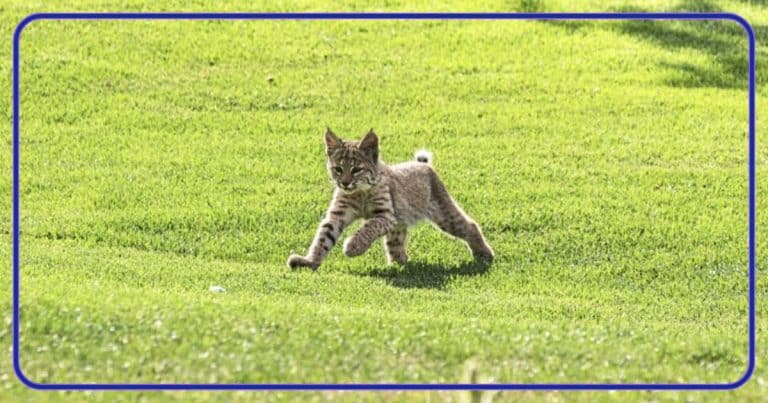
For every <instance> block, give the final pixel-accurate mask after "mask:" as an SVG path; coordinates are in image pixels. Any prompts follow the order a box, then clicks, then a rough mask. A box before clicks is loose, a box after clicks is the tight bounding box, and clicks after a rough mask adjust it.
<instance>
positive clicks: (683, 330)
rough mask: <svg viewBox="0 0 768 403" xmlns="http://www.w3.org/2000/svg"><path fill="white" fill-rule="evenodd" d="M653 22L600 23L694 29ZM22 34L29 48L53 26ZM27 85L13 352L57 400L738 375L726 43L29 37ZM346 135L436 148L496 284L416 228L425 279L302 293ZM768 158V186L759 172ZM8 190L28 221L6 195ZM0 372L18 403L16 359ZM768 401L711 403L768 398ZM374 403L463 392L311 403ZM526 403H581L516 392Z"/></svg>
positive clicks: (737, 122)
mask: <svg viewBox="0 0 768 403" xmlns="http://www.w3.org/2000/svg"><path fill="white" fill-rule="evenodd" d="M753 3H754V4H741V3H723V4H717V5H716V4H714V3H712V4H710V3H702V4H699V5H698V6H697V7H700V8H701V11H718V10H722V9H726V10H735V11H739V12H742V13H744V15H745V16H747V17H748V18H750V19H753V20H754V21H753V23H754V24H755V27H756V28H757V31H758V34H759V35H761V36H760V38H764V36H765V33H766V26H767V25H766V24H768V19H767V18H766V17H765V15H767V14H766V11H768V7H766V6H765V5H764V4H762V3H760V2H753ZM91 6H92V7H86V8H87V9H89V10H94V9H104V10H115V6H111V5H109V4H106V3H99V2H94V3H92V4H91ZM84 7H85V6H84ZM205 7H206V6H205V5H204V4H193V5H192V6H190V8H189V10H201V9H204V8H205ZM230 7H233V9H237V10H243V9H245V8H246V7H247V6H245V5H241V6H240V7H235V6H234V5H233V6H230ZM281 7H288V8H287V9H286V10H306V9H308V8H309V9H328V7H320V6H316V5H305V4H298V3H297V4H295V5H293V6H281ZM329 7H330V6H329ZM435 7H436V8H434V9H448V10H450V9H453V10H466V9H475V10H477V8H475V7H472V6H471V5H470V4H469V3H467V4H458V5H455V6H453V7H448V6H440V7H438V6H435ZM590 7H592V6H590ZM595 7H596V6H595ZM643 7H647V8H642V9H640V8H638V5H637V4H634V3H631V2H617V3H615V4H611V5H609V6H607V8H595V9H601V10H609V11H610V10H618V11H637V10H655V9H663V10H683V9H690V8H691V7H693V5H691V4H687V3H681V4H678V3H674V4H671V5H670V4H668V3H666V2H660V3H657V4H653V5H651V6H643ZM129 8H130V9H142V7H141V6H138V5H137V6H132V7H129ZM181 8H182V7H181V5H179V6H178V7H169V9H181ZM54 9H64V7H54ZM262 9H263V8H262ZM281 9H282V8H281ZM342 9H350V8H349V7H347V8H342ZM371 9H377V10H378V9H391V10H402V9H412V8H410V7H407V6H406V5H403V4H392V5H387V6H383V5H382V6H379V7H373V8H371ZM427 9H432V8H427ZM484 9H488V10H509V9H520V10H526V11H537V10H538V11H557V10H565V9H566V8H564V6H563V5H560V4H559V3H555V2H543V1H522V2H512V3H509V4H506V5H489V6H487V7H485V8H484ZM0 10H2V9H0ZM4 11H7V12H5V13H3V14H2V16H1V17H0V18H1V20H2V21H3V32H4V35H5V36H4V37H3V38H6V39H9V38H10V33H11V27H13V25H14V24H15V22H16V21H18V20H19V19H20V18H21V17H22V16H23V15H25V14H27V13H29V12H32V11H35V10H33V9H27V8H25V6H23V5H22V3H21V2H19V3H18V4H16V5H13V6H10V7H9V8H6V9H5V10H4ZM3 52H5V53H2V54H3V55H4V58H3V60H6V62H4V63H3V64H2V65H0V66H2V69H3V71H6V72H8V71H9V68H10V63H9V62H8V60H10V58H9V49H5V50H3ZM760 57H762V58H764V57H765V51H764V50H761V51H760ZM761 60H762V59H761ZM764 72H765V70H764V69H763V70H762V71H761V72H760V79H761V80H762V81H765V79H766V78H768V76H766V74H765V73H764ZM6 76H8V74H6ZM3 83H4V85H8V87H4V88H9V84H7V83H8V82H7V81H4V82H3ZM21 88H22V91H21V92H22V115H23V118H22V126H21V137H22V149H21V158H22V171H21V172H22V178H21V183H22V185H21V203H22V209H21V212H22V218H21V228H22V235H21V250H22V254H21V276H22V283H21V288H22V349H21V357H22V366H23V369H24V371H25V373H26V374H27V376H29V377H30V378H31V379H32V380H34V381H36V382H43V383H79V382H84V383H93V382H95V383H107V382H114V383H154V382H157V383H174V382H175V383H206V382H218V383H286V382H291V383H299V382H308V383H361V382H366V383H367V382H409V383H413V382H419V383H422V382H423V383H438V382H439V383H455V382H467V381H469V380H473V379H475V380H479V381H481V382H506V383H577V382H584V383H596V382H604V383H625V382H626V383H637V382H647V383H680V382H686V383H697V382H732V381H735V380H736V379H738V378H739V377H740V376H741V375H742V373H743V372H744V370H745V368H746V344H747V337H746V335H747V323H746V303H747V300H746V293H747V291H746V290H747V281H746V271H747V257H746V240H747V227H746V199H747V188H746V181H747V170H746V163H747V155H746V147H747V135H746V133H747V111H746V94H747V92H746V40H745V38H744V34H743V32H742V31H741V28H740V27H738V26H737V25H735V24H734V23H730V22H656V23H653V22H530V21H529V22H524V21H515V22H488V21H485V22H484V21H375V22H373V21H368V22H360V21H358V22H355V21H335V22H330V21H324V22H320V21H302V22H298V21H280V22H268V21H235V22H231V21H230V22H211V21H195V22H191V21H187V22H180V21H153V22H146V21H145V22H115V21H112V22H104V21H101V22H95V21H93V22H82V21H79V22H78V21H76V22H63V21H58V22H52V21H37V22H34V23H32V24H31V25H30V26H29V27H28V28H27V29H26V30H25V31H24V34H23V39H22V83H21ZM766 94H768V93H767V92H766V91H765V89H764V88H761V89H760V90H759V99H758V102H759V103H764V102H765V100H766ZM0 105H3V106H4V107H7V106H8V105H9V99H5V98H4V99H2V100H0ZM4 109H7V108H4ZM8 117H10V112H8ZM326 125H327V126H330V127H332V128H334V130H335V131H336V132H337V133H339V134H340V135H342V137H346V138H349V137H360V136H362V134H364V133H365V131H366V130H367V129H368V128H370V127H373V128H375V129H376V131H377V133H379V135H380V137H381V146H382V156H383V158H384V159H385V160H386V161H389V162H399V161H402V160H407V159H410V158H411V155H412V153H413V151H414V150H415V149H417V148H421V147H426V148H428V149H430V150H431V151H433V152H434V154H435V167H436V169H437V170H438V172H439V173H440V175H441V176H442V178H443V179H444V181H445V182H446V185H447V187H448V189H449V190H450V191H451V193H452V194H453V196H454V197H455V198H456V199H457V200H458V201H459V203H460V204H461V205H462V207H463V208H464V209H465V210H466V211H467V212H468V213H469V214H470V215H472V216H473V217H474V218H475V220H476V221H477V222H478V223H479V224H480V225H481V226H482V227H483V230H484V233H485V234H486V236H487V238H488V240H489V242H490V244H491V245H492V246H493V247H494V250H495V251H496V254H497V259H496V260H495V261H494V263H493V264H492V265H491V266H490V267H488V268H487V269H478V268H477V267H476V266H473V265H472V264H471V261H470V255H469V253H468V251H467V250H466V248H465V246H464V245H462V244H461V243H460V242H459V241H456V240H453V239H449V238H447V237H446V236H444V235H442V234H440V233H438V232H437V231H436V230H435V229H434V228H432V227H431V226H428V225H423V226H420V227H418V228H416V229H415V230H414V231H413V232H412V235H411V238H410V241H409V243H410V244H409V252H410V255H411V259H412V263H411V264H409V266H408V267H405V268H400V267H396V266H388V265H387V264H386V263H385V262H386V259H385V258H384V254H383V252H382V250H381V247H380V246H379V245H377V246H376V247H374V248H372V250H371V251H370V252H369V253H367V254H366V255H364V256H363V257H360V258H356V259H350V258H347V257H345V256H343V254H342V253H341V251H340V250H338V249H336V250H334V251H332V253H331V254H330V256H329V258H328V259H327V261H326V262H325V263H324V264H323V265H322V266H321V268H320V270H319V271H318V272H316V273H312V272H307V271H299V272H292V271H290V270H289V269H287V268H286V267H285V261H286V259H287V257H288V255H289V254H290V253H291V252H292V251H296V252H304V251H305V250H306V248H307V247H308V246H309V243H310V241H311V238H312V235H313V233H314V231H315V228H316V225H317V224H318V221H319V220H320V218H321V217H322V214H323V212H324V210H325V208H326V206H327V203H328V201H329V198H330V192H331V185H330V183H329V180H328V178H327V174H326V173H325V170H324V159H323V158H324V156H323V143H322V133H323V131H324V128H325V126H326ZM762 127H765V125H764V124H763V126H762ZM7 143H8V144H10V141H7ZM9 157H10V155H9V153H6V154H4V155H3V157H2V158H3V163H4V164H5V165H4V166H6V167H9V166H10V162H9V160H10V158H9ZM758 161H759V164H760V166H759V169H760V172H761V173H763V176H765V174H764V172H763V171H764V169H763V167H764V166H765V163H766V161H768V159H766V154H765V153H764V152H763V151H762V150H761V151H760V152H759V154H758ZM760 181H761V182H760V184H761V185H760V186H761V188H762V186H763V184H764V183H765V181H764V180H763V179H762V178H761V179H760ZM0 186H2V187H3V190H4V194H6V195H7V197H4V198H3V199H2V201H0V203H3V206H4V207H5V208H6V209H7V210H6V211H8V210H9V208H10V201H9V200H10V197H9V196H10V181H9V180H8V175H5V177H4V179H2V181H0ZM761 205H762V201H761ZM761 220H762V218H761ZM761 222H762V221H761ZM0 225H2V228H1V229H2V230H3V232H4V233H6V234H7V235H9V234H10V222H9V221H8V220H7V219H5V220H3V221H0ZM353 229H354V228H353ZM349 233H350V231H348V232H347V234H349ZM761 246H764V242H763V241H762V240H761ZM7 249H8V248H6V250H5V251H4V252H2V253H3V256H4V258H6V261H8V259H9V255H8V251H7ZM761 259H762V257H761ZM762 261H764V260H761V262H762ZM4 278H7V277H4ZM762 284H764V282H763V283H762ZM215 285H218V286H222V287H224V288H225V289H226V290H227V291H226V292H225V293H213V292H211V291H210V290H209V288H210V287H211V286H215ZM762 291H763V292H761V297H764V295H765V293H764V289H762ZM7 295H8V294H3V296H4V297H5V296H7ZM4 300H5V301H6V302H3V304H4V305H3V306H4V307H6V308H10V304H9V302H8V300H9V298H4ZM9 315H10V314H8V318H9ZM760 323H761V326H763V327H764V324H765V316H764V314H763V313H761V315H760ZM8 335H9V333H7V330H6V329H3V330H0V339H4V340H7V339H8ZM761 337H762V336H761ZM762 340H764V338H763V339H762ZM4 343H6V344H3V346H7V343H8V342H4ZM760 357H761V359H763V361H764V360H765V358H766V357H765V354H764V350H761V352H760ZM473 366H474V367H476V374H475V375H468V374H467V373H468V372H472V371H470V369H469V368H470V367H473ZM0 377H2V379H0V381H1V382H2V383H0V385H1V386H2V387H5V389H6V390H8V391H10V392H11V393H14V394H15V393H22V392H21V390H20V389H21V387H20V386H17V385H14V380H13V375H12V372H10V366H9V365H8V364H3V366H0ZM765 378H766V375H765V372H764V371H762V370H761V371H759V372H758V373H757V375H756V379H757V381H753V384H750V385H749V386H748V387H747V388H745V389H741V390H739V391H737V392H733V393H732V394H719V395H714V398H716V399H723V400H724V401H728V400H731V399H734V398H739V399H742V400H751V399H754V400H758V399H759V396H761V395H765V394H766V393H768V388H766V386H765ZM755 383H756V385H755ZM21 396H23V397H25V398H29V399H36V398H40V396H41V395H38V394H34V393H33V392H24V393H23V394H22V395H21ZM42 396H44V397H46V398H48V399H51V400H58V399H66V398H67V397H68V396H70V397H71V398H74V399H77V398H78V395H68V394H48V395H42ZM88 396H89V398H93V399H97V400H100V399H104V400H111V399H122V400H138V399H142V398H150V399H158V400H159V399H164V398H174V399H179V400H187V399H189V398H190V396H196V397H197V398H198V399H201V400H205V399H213V398H215V397H216V396H219V395H216V394H203V395H183V394H148V393H146V392H144V393H142V394H132V393H128V392H122V393H119V394H95V395H88ZM255 396H257V397H261V398H266V397H269V398H272V399H275V400H292V399H301V398H304V397H310V396H309V395H300V394H290V393H280V394H271V395H255ZM567 396H568V398H577V399H584V400H585V401H592V400H610V399H612V398H619V397H621V398H636V399H639V400H644V399H659V398H660V399H665V400H667V399H668V400H676V399H682V398H694V397H699V398H704V397H703V396H702V395H699V394H686V395H681V394H671V393H667V394H642V393H634V394H623V395H606V394H592V393H589V394H584V393H582V394H575V395H567ZM80 397H82V396H80ZM231 397H232V398H234V399H238V400H247V399H249V398H253V395H248V394H243V393H240V394H234V395H231ZM359 397H364V398H365V399H369V400H372V401H375V400H380V399H381V400H412V399H439V400H443V399H454V400H455V399H459V398H462V397H467V396H463V395H456V394H441V393H435V392H433V393H432V394H396V393H388V394H383V395H374V394H368V395H358V396H357V397H355V395H338V394H334V393H318V394H314V395H311V398H312V399H315V400H318V401H323V400H327V399H335V398H348V399H357V398H359ZM517 397H526V398H539V399H542V400H557V399H560V398H562V397H563V396H562V395H558V394H552V393H545V394H533V393H525V394H521V395H519V396H518V395H515V394H513V393H508V394H502V395H501V398H502V399H504V398H507V399H513V398H517ZM706 397H707V398H712V397H713V395H708V396H706Z"/></svg>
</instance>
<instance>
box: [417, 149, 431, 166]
mask: <svg viewBox="0 0 768 403" xmlns="http://www.w3.org/2000/svg"><path fill="white" fill-rule="evenodd" d="M413 156H414V157H415V158H416V161H418V162H423V163H425V164H431V163H432V153H431V152H429V151H427V150H418V151H416V154H414V155H413Z"/></svg>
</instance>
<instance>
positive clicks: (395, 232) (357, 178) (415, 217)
mask: <svg viewBox="0 0 768 403" xmlns="http://www.w3.org/2000/svg"><path fill="white" fill-rule="evenodd" d="M325 146H326V148H325V152H326V155H327V167H328V172H329V173H330V176H331V178H332V179H333V182H334V183H335V185H336V189H335V190H334V193H333V200H331V205H330V207H329V208H328V212H327V213H326V215H325V218H324V219H323V220H322V222H321V223H320V227H319V228H318V229H317V234H316V235H315V239H314V241H312V246H310V248H309V252H308V253H307V255H306V256H299V255H295V254H292V255H291V256H290V257H289V258H288V267H290V268H297V267H310V268H312V269H313V270H316V269H317V268H318V267H319V266H320V262H322V260H323V258H324V257H325V255H326V254H327V253H328V251H329V250H330V249H331V248H332V247H333V245H335V244H336V241H337V240H338V238H339V235H341V233H342V231H344V228H345V227H346V226H347V225H349V224H350V223H351V222H353V221H355V220H357V219H358V218H364V219H365V220H366V221H365V223H364V224H363V226H362V227H361V228H360V229H359V230H358V231H357V232H356V233H355V234H354V235H352V236H351V237H349V238H347V240H346V241H345V242H344V254H346V255H347V256H350V257H353V256H359V255H361V254H363V253H365V251H367V250H368V248H370V247H371V245H372V244H373V242H374V241H375V240H376V239H377V238H379V237H381V236H384V248H385V250H386V252H387V258H388V260H389V262H390V263H392V262H397V263H399V264H405V263H406V262H407V261H408V254H407V253H406V251H405V239H406V237H407V235H408V227H410V226H412V225H414V224H416V223H417V222H418V221H420V220H423V219H427V220H430V221H432V222H433V223H434V224H435V225H436V226H437V227H438V228H440V229H441V230H443V231H445V232H447V233H448V234H450V235H453V236H456V237H459V238H461V239H463V240H464V241H466V242H467V244H468V245H469V249H470V250H471V251H472V254H473V255H474V258H475V259H477V260H486V261H489V260H492V259H493V250H491V247H490V246H489V245H488V243H487V242H486V241H485V238H483V234H482V232H481V231H480V227H479V226H478V225H477V224H476V223H475V222H474V221H473V220H472V219H471V218H470V217H469V216H468V215H467V214H466V213H464V211H462V210H461V208H460V207H459V205H458V204H456V202H455V201H454V200H453V199H452V198H451V196H450V195H449V194H448V191H447V190H446V189H445V185H443V182H442V181H441V180H440V178H439V177H438V176H437V173H436V172H435V171H434V169H432V166H431V165H430V158H431V156H430V155H429V153H427V152H417V154H416V161H410V162H404V163H401V164H397V165H387V164H385V163H384V162H383V161H381V160H379V139H378V137H376V133H374V132H373V129H371V130H370V131H369V132H368V134H366V135H365V137H364V138H363V139H362V140H361V141H359V142H357V141H344V140H341V139H339V138H338V137H336V135H335V134H334V133H333V132H332V131H331V129H326V132H325Z"/></svg>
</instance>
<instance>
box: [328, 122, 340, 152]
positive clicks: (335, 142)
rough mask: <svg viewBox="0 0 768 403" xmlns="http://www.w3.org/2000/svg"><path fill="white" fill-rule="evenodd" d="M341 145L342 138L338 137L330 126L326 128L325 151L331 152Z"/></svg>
mask: <svg viewBox="0 0 768 403" xmlns="http://www.w3.org/2000/svg"><path fill="white" fill-rule="evenodd" d="M339 147H341V139H339V138H338V137H336V134H334V133H333V131H332V130H331V128H330V127H326V128H325V151H326V152H330V151H331V150H333V149H335V148H339Z"/></svg>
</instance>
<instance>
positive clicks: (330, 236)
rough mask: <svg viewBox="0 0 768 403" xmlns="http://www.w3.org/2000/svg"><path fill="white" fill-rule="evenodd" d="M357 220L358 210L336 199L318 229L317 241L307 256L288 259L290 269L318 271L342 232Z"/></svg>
mask: <svg viewBox="0 0 768 403" xmlns="http://www.w3.org/2000/svg"><path fill="white" fill-rule="evenodd" d="M356 218H357V210H356V209H355V208H353V207H352V206H349V205H347V204H344V202H343V201H342V200H339V199H334V201H333V202H332V203H331V207H330V208H329V209H328V212H327V213H326V214H325V218H324V219H323V221H321V222H320V226H319V227H318V228H317V232H316V233H315V239H314V240H313V241H312V245H311V246H310V247H309V251H308V253H307V255H306V256H300V255H296V254H293V255H291V256H290V257H289V258H288V267H290V268H291V269H295V268H297V267H309V268H311V269H312V270H317V268H318V267H319V266H320V263H321V262H322V261H323V258H325V255H327V254H328V251H329V250H331V248H332V247H333V245H335V244H336V240H338V239H339V236H340V235H341V232H342V231H344V228H345V227H346V226H347V225H349V223H351V222H352V221H354V220H355V219H356Z"/></svg>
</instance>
